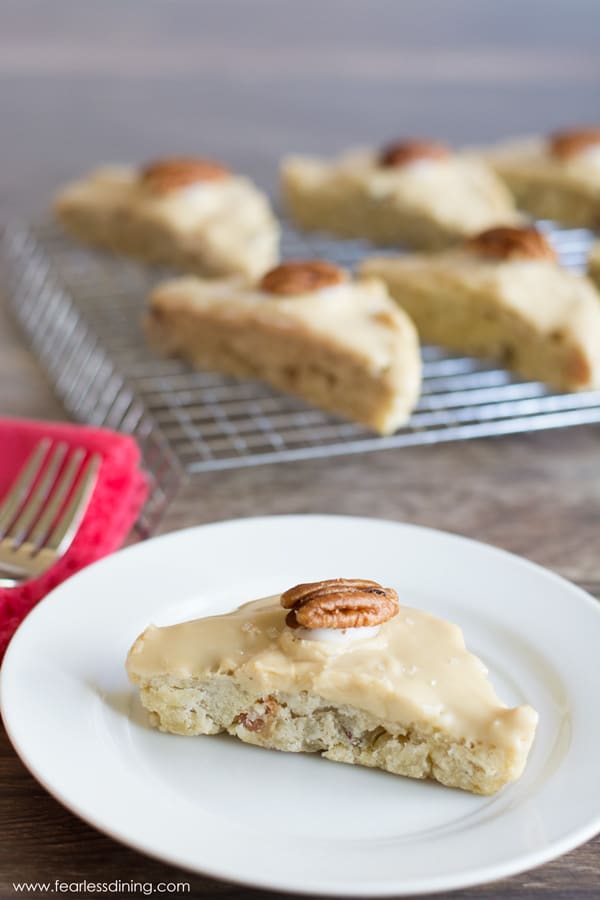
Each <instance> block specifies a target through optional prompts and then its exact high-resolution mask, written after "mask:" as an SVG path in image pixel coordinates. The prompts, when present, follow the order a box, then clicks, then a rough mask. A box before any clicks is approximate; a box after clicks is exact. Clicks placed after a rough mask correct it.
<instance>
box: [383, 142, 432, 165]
mask: <svg viewBox="0 0 600 900" xmlns="http://www.w3.org/2000/svg"><path fill="white" fill-rule="evenodd" d="M448 156H450V151H449V150H448V148H447V147H446V146H445V145H444V144H439V143H438V142H437V141H422V140H409V141H395V142H394V143H393V144H388V145H387V146H386V147H384V148H383V150H382V151H381V152H380V154H379V165H380V166H385V167H387V168H393V167H397V166H405V165H407V164H408V163H412V162H416V161H417V160H420V159H446V158H447V157H448Z"/></svg>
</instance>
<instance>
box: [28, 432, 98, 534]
mask: <svg viewBox="0 0 600 900" xmlns="http://www.w3.org/2000/svg"><path fill="white" fill-rule="evenodd" d="M84 456H85V450H82V449H81V448H79V449H77V450H74V451H73V453H71V455H70V456H69V458H68V459H67V462H66V465H65V467H64V468H63V470H62V472H61V474H60V477H59V479H58V481H56V483H55V485H54V490H53V491H52V494H51V496H50V498H49V501H48V503H47V504H46V507H45V509H44V511H43V512H42V515H41V516H40V518H39V520H38V522H37V524H36V526H35V528H34V529H33V531H32V532H31V534H30V535H29V543H30V544H31V545H32V546H33V547H35V548H36V549H37V548H38V547H41V546H42V545H43V544H44V543H45V542H46V539H47V537H48V534H49V532H50V529H51V528H52V525H53V523H54V520H55V519H56V517H57V515H58V514H59V512H60V511H61V509H62V506H63V504H64V502H65V500H66V498H67V497H68V495H69V491H70V490H71V488H72V487H73V484H74V482H75V478H76V476H77V472H78V471H79V467H80V466H81V462H82V460H83V458H84Z"/></svg>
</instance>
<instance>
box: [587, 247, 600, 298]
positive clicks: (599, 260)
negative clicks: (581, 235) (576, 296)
mask: <svg viewBox="0 0 600 900" xmlns="http://www.w3.org/2000/svg"><path fill="white" fill-rule="evenodd" d="M588 274H589V276H590V278H591V279H592V281H594V282H595V284H596V285H597V286H598V287H600V241H596V243H595V244H593V245H592V248H591V250H590V254H589V256H588Z"/></svg>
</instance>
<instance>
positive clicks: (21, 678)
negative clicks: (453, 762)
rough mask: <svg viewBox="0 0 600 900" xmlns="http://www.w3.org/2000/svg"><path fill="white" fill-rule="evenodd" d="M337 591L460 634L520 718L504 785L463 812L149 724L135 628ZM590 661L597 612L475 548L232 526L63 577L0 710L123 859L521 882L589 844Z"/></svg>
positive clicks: (206, 868)
mask: <svg viewBox="0 0 600 900" xmlns="http://www.w3.org/2000/svg"><path fill="white" fill-rule="evenodd" d="M340 576H345V577H350V576H353V577H358V576H360V577H363V578H371V579H376V580H377V581H380V582H382V583H384V584H388V585H391V586H393V587H395V588H396V589H397V591H398V594H399V595H400V598H401V602H404V603H405V604H407V605H410V606H417V607H422V608H424V609H427V610H430V611H432V612H434V613H436V614H438V615H440V616H442V617H443V618H447V619H450V620H451V621H454V622H456V623H458V624H459V625H460V626H461V627H462V628H463V630H464V633H465V637H466V641H467V646H468V647H469V648H470V649H471V650H472V651H473V652H474V653H476V654H477V655H479V656H480V657H481V658H482V659H483V660H484V661H485V662H486V664H487V665H488V667H489V669H490V677H491V679H492V681H493V683H494V685H495V687H496V689H497V691H498V693H499V694H500V696H501V698H502V699H503V700H504V701H505V702H506V703H509V704H511V705H513V704H517V703H523V702H527V703H530V704H531V705H532V706H534V707H535V708H536V709H537V710H538V712H539V714H540V724H539V728H538V733H537V737H536V740H535V743H534V746H533V749H532V752H531V755H530V759H529V762H528V765H527V768H526V770H525V774H524V775H523V777H522V778H521V779H520V780H519V781H518V782H516V783H515V784H513V785H510V786H509V787H507V788H505V789H504V790H502V791H501V792H500V793H499V794H497V795H496V796H494V797H476V796H473V795H471V794H467V793H464V792H461V791H458V790H451V789H448V788H444V787H441V786H440V785H437V784H434V783H430V782H420V781H413V780H410V779H408V778H401V777H398V776H395V775H389V774H387V773H384V772H379V771H376V770H372V769H365V768H360V767H357V766H345V765H339V764H335V763H332V762H329V761H326V760H323V759H321V758H320V757H319V756H318V755H308V754H292V753H277V752H275V751H268V750H263V749H260V748H257V747H252V746H248V745H245V744H243V743H241V742H239V741H237V740H235V739H234V738H230V737H227V736H213V737H196V738H190V737H178V736H177V737H176V736H174V735H168V734H161V733H159V732H157V731H154V730H153V729H151V728H150V727H149V726H148V724H147V721H146V716H145V713H144V711H143V709H142V708H141V706H140V704H139V701H138V699H137V697H136V692H135V690H134V689H133V688H132V687H131V686H130V685H129V683H128V681H127V678H126V676H125V670H124V663H125V657H126V655H127V651H128V649H129V646H130V645H131V643H132V642H133V640H134V638H135V637H136V636H137V634H138V633H139V632H140V631H141V630H142V629H143V628H144V627H145V626H146V625H147V624H148V623H149V622H154V623H156V624H159V625H164V624H167V623H172V622H177V621H182V620H184V619H188V618H193V617H195V616H204V615H208V614H212V613H215V612H225V611H227V610H230V609H233V608H235V607H236V606H238V605H239V604H240V603H242V602H245V601H247V600H252V599H254V598H257V597H260V596H264V595H268V594H273V593H276V592H278V591H281V590H284V589H285V588H287V587H290V586H291V585H293V584H295V583H296V582H299V581H313V580H317V579H322V578H332V577H340ZM567 634H568V639H567V638H566V635H567ZM599 646H600V605H599V604H597V603H596V601H595V600H593V599H592V598H590V597H589V596H588V595H587V594H585V593H583V592H582V591H580V590H578V589H577V588H575V587H573V586H572V585H570V584H568V583H567V582H566V581H563V580H562V579H561V578H559V577H558V576H556V575H553V574H551V573H550V572H547V571H545V570H543V569H541V568H539V567H537V566H535V565H533V564H531V563H528V562H525V561H523V560H521V559H518V558H516V557H514V556H511V555H509V554H508V553H504V552H502V551H500V550H496V549H494V548H492V547H488V546H485V545H482V544H478V543H475V542H473V541H469V540H465V539H463V538H460V537H456V536H453V535H449V534H443V533H441V532H437V531H430V530H428V529H424V528H417V527H414V526H410V525H400V524H396V523H393V522H382V521H376V520H370V519H355V518H343V517H334V516H331V517H329V516H282V517H280V516H278V517H272V518H261V519H244V520H239V521H235V522H225V523H221V524H217V525H207V526H202V527H199V528H192V529H190V530H187V531H182V532H178V533H175V534H170V535H167V536H165V537H161V538H158V539H155V540H152V541H148V542H146V543H144V544H140V545H138V546H136V547H133V548H130V549H128V550H125V551H123V552H121V553H117V554H116V555H114V556H111V557H109V558H108V559H106V560H104V561H102V562H99V563H96V564H95V565H93V566H90V567H89V568H88V569H86V570H85V571H83V572H81V573H79V574H78V575H76V576H75V577H74V578H71V579H70V580H69V581H67V582H65V583H64V584H63V585H61V587H59V588H58V589H57V590H55V591H54V593H53V594H52V595H51V596H49V597H48V598H47V600H46V601H45V602H44V603H42V604H41V605H40V606H38V607H37V608H36V609H35V610H34V611H33V612H32V613H31V615H30V616H29V617H28V618H27V620H26V621H25V623H24V624H23V626H22V627H21V628H20V629H19V631H18V633H17V635H16V636H15V638H14V640H13V641H12V643H11V645H10V647H9V650H8V653H7V655H6V660H5V663H4V667H3V670H2V681H1V700H2V710H3V715H4V721H5V723H6V727H7V730H8V733H9V735H10V738H11V740H12V742H13V744H14V746H15V748H16V750H17V752H18V753H19V755H20V756H21V758H22V760H23V762H24V763H25V765H26V766H27V767H28V768H29V769H30V771H31V772H32V773H33V774H34V776H35V777H36V778H37V779H38V780H39V781H40V782H41V783H42V784H43V785H44V786H45V787H46V788H47V789H48V790H49V791H50V792H51V793H52V794H53V795H54V796H55V797H56V798H57V799H58V800H60V801H61V802H62V803H64V804H65V806H67V807H68V808H69V809H71V810H72V811H73V812H74V813H76V814H77V815H79V816H81V817H82V818H83V819H85V820H86V821H88V822H89V823H91V824H92V825H95V826H96V827H97V828H99V829H101V830H102V831H104V832H106V833H107V834H109V835H111V836H113V837H115V838H117V839H118V840H122V841H124V842H125V843H127V844H130V845H131V846H133V847H136V848H138V849H139V850H143V851H145V852H147V853H150V854H152V855H153V856H157V857H160V858H162V859H164V860H166V861H168V862H171V863H174V864H176V865H179V866H183V867H185V868H188V869H192V870H194V871H197V872H203V873H206V874H209V875H214V876H216V877H219V878H224V879H227V880H230V881H237V882H242V883H245V884H250V885H258V886H261V887H267V888H276V889H280V890H289V891H297V892H302V893H316V894H322V895H323V894H329V895H340V894H342V895H346V896H385V895H399V894H413V893H425V892H428V891H442V890H447V889H451V888H458V887H463V886H467V885H473V884H478V883H481V882H485V881H490V880H492V879H495V878H500V877H503V876H507V875H511V874H512V873H515V872H519V871H522V870H523V869H527V868H530V867H532V866H536V865H539V864H540V863H543V862H545V861H546V860H549V859H552V858H553V857H555V856H558V855H559V854H561V853H564V852H566V851H567V850H570V849H572V848H573V847H575V846H576V845H577V844H580V843H582V842H583V841H585V840H587V839H588V838H591V837H592V836H593V835H594V834H595V833H596V832H597V831H598V830H600V782H599V781H598V777H597V766H598V763H597V747H598V745H599V743H600V722H599V720H598V717H597V715H596V712H595V711H596V709H597V703H598V696H600V668H599V667H598V647H599Z"/></svg>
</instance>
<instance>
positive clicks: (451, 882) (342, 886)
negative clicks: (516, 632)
mask: <svg viewBox="0 0 600 900" xmlns="http://www.w3.org/2000/svg"><path fill="white" fill-rule="evenodd" d="M281 520H286V521H288V522H289V521H292V522H296V523H298V524H299V523H300V522H302V523H306V522H307V521H312V522H316V521H319V522H323V523H328V524H333V523H335V522H336V521H338V522H339V521H344V522H348V521H351V522H354V523H356V524H375V525H378V526H381V525H384V526H389V527H391V528H400V529H404V530H407V531H412V532H418V533H428V534H432V535H437V536H442V537H443V538H444V539H446V540H447V539H450V541H454V542H456V543H459V544H462V545H466V546H467V547H468V548H470V549H471V550H475V552H481V551H484V552H488V553H490V554H492V555H494V556H496V555H500V556H503V557H508V559H509V561H510V564H512V565H515V564H517V565H518V566H520V567H521V568H522V569H525V570H529V571H531V570H535V571H536V573H537V575H538V576H541V577H543V578H546V579H550V580H551V581H553V582H554V583H555V584H557V585H559V586H560V587H561V588H562V589H563V590H567V591H568V592H570V593H571V594H573V595H575V596H576V597H578V598H579V601H580V602H582V603H584V604H585V605H586V606H587V607H588V608H589V609H590V610H593V613H594V615H599V616H600V601H598V600H597V599H596V598H594V597H593V596H592V595H591V594H589V593H588V592H587V591H585V590H584V589H583V588H581V587H579V586H578V585H576V584H574V583H573V582H571V581H569V580H568V579H566V578H565V577H563V576H562V575H560V574H558V573H557V572H554V571H552V570H551V569H547V568H545V567H544V566H542V565H540V564H539V563H536V562H533V561H532V560H529V559H526V558H525V557H522V556H519V555H517V554H515V553H512V552H511V551H508V550H505V549H503V548H501V547H497V546H495V545H494V544H491V543H488V542H484V541H480V540H477V539H475V538H471V537H466V536H464V535H461V534H458V533H455V532H451V531H445V530H442V529H437V528H433V527H431V526H424V525H419V524H413V523H412V522H405V521H399V520H396V519H389V518H378V517H372V516H371V517H370V516H352V515H339V514H327V513H316V514H313V513H289V514H283V515H263V516H243V517H238V518H234V519H226V520H221V521H218V522H208V523H204V524H199V525H193V526H189V527H186V528H181V529H177V530H175V531H170V532H167V533H165V534H161V535H158V536H156V537H154V538H151V539H150V540H149V541H148V540H146V541H141V542H139V543H137V544H135V545H133V546H129V547H125V548H121V549H120V550H118V551H116V552H115V553H113V554H110V555H109V556H107V557H104V558H103V559H101V560H98V561H96V562H95V563H93V564H92V565H90V566H87V567H85V568H84V569H82V570H80V571H79V572H77V573H75V574H74V575H72V576H71V577H70V578H69V579H67V580H66V581H65V582H62V583H61V584H60V585H58V586H57V587H55V588H54V589H53V590H52V591H51V592H50V593H49V594H48V595H47V596H46V597H45V598H44V601H42V602H41V603H39V604H38V605H37V606H36V607H34V608H33V609H32V610H31V611H30V613H29V614H28V615H27V617H26V619H25V620H24V622H23V624H22V625H21V626H20V627H19V629H18V630H17V632H16V633H15V636H14V637H13V639H12V641H11V642H10V644H9V646H8V648H7V651H6V655H5V658H4V660H3V663H2V667H1V668H0V713H1V716H2V720H3V723H4V727H5V729H6V732H7V735H8V738H9V740H10V743H11V745H12V747H13V749H14V751H15V752H16V754H17V756H18V757H19V759H20V761H21V762H22V764H23V765H24V766H25V768H26V769H27V771H28V772H29V773H30V774H31V775H32V776H33V777H34V778H35V779H36V781H38V783H39V784H41V785H42V787H43V788H44V789H45V790H46V791H47V792H48V793H49V794H50V795H51V796H52V797H53V798H54V799H56V800H57V801H58V802H59V803H60V804H61V805H62V806H64V807H65V808H66V809H68V810H69V812H71V813H72V814H74V815H75V816H77V817H78V818H80V819H82V820H83V821H84V822H85V823H86V824H88V825H90V826H91V827H93V828H96V829H97V830H98V831H100V832H101V833H102V834H105V835H106V836H108V837H109V838H111V839H112V840H115V841H117V842H119V843H121V844H123V845H125V846H127V847H129V848H132V849H134V850H136V851H138V852H141V853H143V854H145V855H147V856H149V857H151V858H153V859H156V860H158V861H160V862H162V863H165V864H167V865H171V866H175V867H178V868H180V869H182V870H183V871H186V872H189V873H192V874H199V875H205V876H208V877H212V878H216V879H219V880H222V881H227V882H229V883H232V884H237V885H241V886H245V887H251V888H258V889H262V890H269V891H284V892H287V893H292V894H296V895H304V896H317V895H322V896H332V897H341V896H352V897H368V896H373V897H374V896H379V897H392V896H408V895H425V894H430V893H433V892H437V891H454V890H459V889H460V888H469V887H474V886H477V885H483V884H488V883H490V882H493V881H496V880H498V879H501V878H506V877H510V876H513V875H518V874H521V873H523V872H526V871H529V870H531V869H534V868H538V867H539V866H541V865H544V864H545V863H547V862H550V861H551V860H553V859H556V858H557V857H559V856H562V855H563V854H565V853H568V852H569V851H571V850H573V849H575V848H576V847H578V846H581V845H582V844H584V843H586V842H587V841H589V840H591V839H593V838H594V837H595V836H596V835H597V834H598V833H599V832H600V809H599V811H598V813H597V814H596V816H595V818H592V819H590V820H589V821H588V822H587V823H586V824H584V825H582V826H580V827H579V828H577V829H574V830H573V831H571V832H570V833H569V834H567V835H565V836H563V837H562V838H557V839H554V840H553V841H551V842H550V843H549V845H548V846H547V847H545V848H541V849H539V850H537V851H528V852H524V853H523V854H522V856H521V857H519V860H518V861H516V862H511V860H510V859H509V860H506V861H504V862H499V863H495V864H488V865H484V866H483V867H481V868H472V869H470V870H469V871H466V872H465V871H461V872H457V873H454V874H451V875H436V876H427V879H426V881H425V879H423V878H420V879H419V882H418V883H415V882H414V881H413V882H406V881H405V882H404V883H403V884H402V885H399V884H398V882H397V881H396V882H393V883H392V882H390V881H385V882H379V881H378V882H374V883H368V882H361V883H360V885H359V886H357V885H356V884H355V883H354V882H350V883H343V882H342V881H340V880H339V879H338V880H337V881H336V884H335V886H334V885H333V884H325V885H323V884H321V885H318V884H314V885H310V886H308V887H306V888H299V887H290V885H289V882H288V881H285V880H283V879H281V878H279V877H272V876H269V878H268V879H267V880H258V879H257V878H255V877H252V880H245V879H244V878H243V877H240V876H239V875H237V876H236V875H232V874H231V872H230V871H229V870H225V869H223V868H222V867H220V866H219V865H216V866H213V865H211V864H210V863H209V864H208V865H205V864H204V863H202V865H201V867H199V866H194V865H193V864H191V863H190V862H189V861H186V860H185V859H181V858H178V857H177V854H176V853H171V852H170V851H169V852H168V855H164V854H161V853H160V851H157V850H156V848H153V847H150V846H148V844H147V843H146V841H145V840H144V839H136V838H135V837H130V836H124V835H123V834H122V833H121V832H119V831H118V830H115V829H114V828H112V827H110V826H109V825H107V824H104V823H101V824H99V823H98V821H97V820H96V819H95V818H94V817H93V815H90V813H89V812H88V811H87V810H84V809H82V808H80V807H79V805H78V803H77V802H76V801H73V800H71V799H69V798H68V797H65V796H64V794H63V791H62V789H60V788H57V787H55V786H53V785H52V784H51V783H49V782H48V781H47V780H46V777H45V775H44V774H43V773H42V772H40V771H39V770H38V767H37V766H36V765H34V764H32V763H31V761H30V760H29V759H28V758H27V751H26V748H24V747H23V746H22V745H21V743H20V741H19V739H18V738H17V736H16V735H15V734H14V732H13V729H12V727H11V725H10V724H9V719H10V713H9V714H8V715H7V713H6V710H5V704H6V688H5V683H6V672H7V671H9V672H10V670H11V668H12V666H13V665H14V666H18V662H16V663H13V658H14V659H16V660H17V661H18V659H19V654H20V652H21V651H20V650H19V647H20V644H21V643H22V642H26V641H27V640H28V636H29V632H30V630H31V629H32V628H33V629H35V623H36V621H37V618H38V616H40V615H44V614H45V613H44V612H42V610H43V609H44V608H47V604H46V602H45V601H46V600H48V599H49V598H51V597H55V596H56V595H60V594H61V593H62V591H63V587H64V585H65V584H69V585H70V586H71V585H72V583H73V582H78V581H80V580H85V579H86V578H88V577H89V574H90V573H93V571H94V570H95V569H96V567H104V566H106V565H107V564H108V565H110V564H111V560H112V559H113V558H115V557H119V558H121V557H123V556H124V555H127V556H131V557H134V556H135V555H136V554H138V553H142V554H143V553H144V552H145V550H146V548H147V546H148V544H149V543H151V544H152V545H155V544H159V543H160V544H161V545H162V546H164V545H167V544H168V543H169V542H172V543H177V541H178V540H180V539H181V536H182V535H189V534H190V533H202V532H204V531H206V530H207V529H208V530H217V529H226V528H227V527H229V526H231V525H234V524H235V525H237V524H240V523H246V524H249V523H255V524H257V523H265V524H268V523H273V522H280V521H281ZM32 623H33V624H32ZM9 677H10V676H9Z"/></svg>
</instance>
